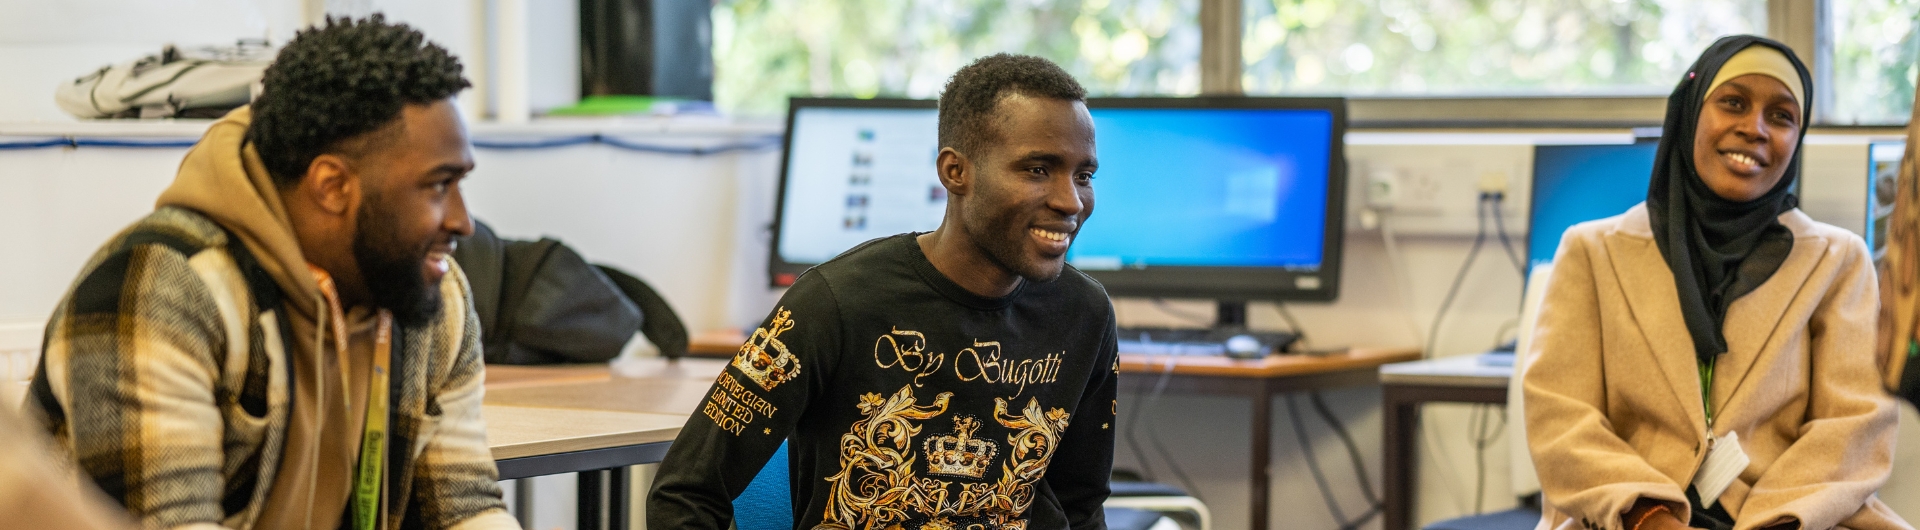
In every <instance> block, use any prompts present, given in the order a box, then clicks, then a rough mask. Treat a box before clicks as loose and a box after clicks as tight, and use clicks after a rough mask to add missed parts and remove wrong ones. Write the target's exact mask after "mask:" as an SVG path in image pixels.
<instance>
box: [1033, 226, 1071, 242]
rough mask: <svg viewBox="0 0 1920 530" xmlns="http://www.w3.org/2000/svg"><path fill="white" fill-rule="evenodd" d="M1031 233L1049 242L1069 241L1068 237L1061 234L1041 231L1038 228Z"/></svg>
mask: <svg viewBox="0 0 1920 530" xmlns="http://www.w3.org/2000/svg"><path fill="white" fill-rule="evenodd" d="M1031 231H1032V232H1033V234H1034V235H1037V236H1040V237H1044V238H1047V239H1048V240H1052V241H1066V240H1067V235H1066V234H1063V233H1060V232H1050V231H1046V230H1041V229H1038V228H1035V229H1032V230H1031Z"/></svg>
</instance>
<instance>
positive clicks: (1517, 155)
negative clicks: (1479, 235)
mask: <svg viewBox="0 0 1920 530" xmlns="http://www.w3.org/2000/svg"><path fill="white" fill-rule="evenodd" d="M1347 157H1348V159H1349V160H1352V161H1353V164H1354V166H1353V167H1354V169H1355V170H1356V172H1355V173H1353V174H1352V175H1351V177H1350V178H1351V179H1352V180H1353V181H1355V182H1353V183H1354V184H1355V186H1353V187H1354V188H1358V189H1361V190H1364V191H1363V192H1362V193H1358V194H1355V195H1358V197H1355V200H1354V201H1353V202H1350V203H1349V204H1352V205H1353V206H1356V207H1355V208H1349V211H1352V212H1353V214H1351V217H1349V218H1348V220H1347V222H1348V226H1351V227H1354V228H1356V229H1360V230H1371V229H1374V228H1377V227H1378V221H1379V219H1378V218H1377V217H1374V216H1381V217H1386V218H1387V220H1388V221H1389V222H1392V223H1393V226H1394V231H1395V232H1396V233H1399V234H1403V235H1414V236H1419V235H1434V236H1462V235H1465V236H1471V235H1473V234H1474V233H1475V232H1476V231H1477V230H1478V229H1479V220H1478V218H1477V215H1478V212H1479V206H1480V205H1479V200H1480V196H1481V194H1483V193H1500V194H1502V196H1503V201H1502V203H1501V208H1500V213H1501V214H1502V215H1504V216H1505V218H1504V222H1505V224H1506V227H1507V233H1508V235H1509V236H1514V235H1518V234H1521V233H1524V232H1525V230H1526V220H1527V204H1526V203H1527V198H1528V195H1527V194H1528V193H1529V191H1530V188H1529V186H1528V185H1527V184H1528V183H1529V181H1530V180H1531V177H1532V172H1531V168H1532V166H1533V146H1531V145H1349V146H1347ZM1489 230H1491V227H1490V228H1489Z"/></svg>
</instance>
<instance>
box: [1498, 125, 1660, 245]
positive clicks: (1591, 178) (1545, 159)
mask: <svg viewBox="0 0 1920 530" xmlns="http://www.w3.org/2000/svg"><path fill="white" fill-rule="evenodd" d="M1658 147H1659V144H1658V143H1655V142H1651V141H1644V142H1640V143H1633V144H1616V145H1543V146H1539V147H1535V148H1534V150H1533V204H1532V205H1531V207H1530V208H1528V209H1529V210H1530V211H1531V212H1532V219H1531V222H1530V223H1528V227H1527V261H1528V266H1529V267H1531V266H1532V265H1539V264H1542V263H1548V262H1551V261H1553V255H1554V253H1555V252H1557V251H1558V250H1559V248H1560V236H1561V234H1564V233H1565V232H1566V231H1567V229H1568V228H1571V227H1573V225H1576V224H1580V223H1583V222H1587V221H1592V220H1595V219H1604V218H1607V217H1612V216H1615V215H1620V214H1622V213H1626V211H1627V209H1628V208H1632V207H1633V205H1635V204H1640V203H1641V202H1642V201H1645V200H1647V182H1648V181H1650V180H1652V179H1653V155H1654V151H1655V150H1656V149H1657V148H1658Z"/></svg>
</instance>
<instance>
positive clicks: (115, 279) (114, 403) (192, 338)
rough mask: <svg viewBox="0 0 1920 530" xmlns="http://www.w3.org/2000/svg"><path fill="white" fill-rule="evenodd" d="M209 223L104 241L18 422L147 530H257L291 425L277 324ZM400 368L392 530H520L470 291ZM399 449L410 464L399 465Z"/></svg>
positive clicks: (181, 223) (190, 215)
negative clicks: (509, 508) (488, 422)
mask: <svg viewBox="0 0 1920 530" xmlns="http://www.w3.org/2000/svg"><path fill="white" fill-rule="evenodd" d="M228 245H229V239H228V235H227V233H226V232H225V231H224V230H222V229H221V228H220V226H219V225H217V224H215V223H214V222H213V221H211V220H209V219H208V218H206V217H204V216H201V215H199V214H197V213H195V212H192V211H189V210H185V209H180V208H161V209H159V210H157V211H155V212H154V213H153V214H151V215H149V216H147V217H146V218H144V219H142V220H140V221H138V222H136V223H135V224H134V225H133V226H132V227H130V228H129V229H127V230H126V231H124V232H122V233H121V234H120V235H118V236H116V237H115V238H114V239H113V240H112V241H109V242H108V243H107V244H106V245H105V246H103V247H102V248H101V250H100V251H99V252H98V253H96V254H95V255H94V257H93V258H92V259H90V260H89V262H88V264H87V265H86V267H85V268H83V269H82V270H83V271H85V272H84V273H83V274H82V276H81V278H80V279H79V280H78V281H77V282H76V283H75V284H74V287H73V290H72V291H71V292H70V293H69V294H68V296H67V297H66V299H65V300H63V301H62V302H61V304H60V306H59V308H58V309H57V310H56V311H55V313H54V315H53V317H52V318H51V319H50V320H49V321H48V323H47V331H48V333H47V338H46V342H45V344H44V345H43V347H42V348H43V349H42V355H41V359H40V364H39V366H38V367H37V370H36V372H35V377H34V382H33V385H32V389H31V390H30V392H29V395H28V397H27V399H26V403H25V408H26V409H28V410H30V411H33V412H36V413H38V414H40V415H41V416H43V418H44V419H45V420H46V422H47V425H48V428H49V430H50V431H51V433H52V434H53V436H54V438H55V439H56V441H57V442H58V443H59V445H60V447H61V448H62V449H63V450H64V451H66V452H67V453H68V455H69V456H71V457H72V458H73V460H74V462H75V463H77V464H78V468H79V470H80V471H81V472H82V473H84V474H85V475H87V476H89V477H91V478H92V480H93V482H94V483H95V484H97V485H98V486H99V487H100V489H101V490H102V491H104V492H106V493H107V495H108V496H109V497H110V498H112V499H114V500H116V501H119V502H120V503H121V504H122V505H123V506H125V507H126V508H127V509H128V511H130V512H132V513H133V514H134V516H135V517H137V518H138V519H140V520H141V522H142V523H143V524H144V525H145V526H147V527H149V528H181V527H189V528H194V527H200V528H208V527H224V528H233V529H248V528H252V527H253V524H254V522H255V521H256V520H258V518H259V515H260V513H259V510H260V507H261V506H262V505H263V504H264V503H265V499H266V494H267V487H266V486H267V485H271V484H272V483H273V481H274V476H275V473H276V472H277V471H278V470H279V469H280V466H281V463H282V462H281V459H280V457H281V454H282V453H283V452H284V451H283V449H284V447H285V446H286V440H285V435H286V432H287V422H288V418H289V417H290V412H291V410H292V403H291V395H292V392H291V391H292V389H291V388H290V385H291V383H290V377H291V374H290V370H289V368H288V367H289V366H290V365H289V360H288V359H287V352H286V351H285V342H283V341H282V340H281V337H282V335H284V333H285V331H284V330H285V329H286V328H285V327H283V324H284V322H282V320H283V318H284V317H283V316H282V315H280V314H278V312H279V311H280V309H278V308H274V307H257V306H256V304H255V301H254V299H253V297H254V293H252V292H250V290H249V288H248V283H247V281H246V277H245V275H244V274H243V273H242V272H241V268H240V266H239V265H237V264H236V260H235V257H234V254H233V252H231V251H229V250H228V248H229V247H228ZM446 278H447V279H446V280H444V281H443V282H442V283H441V286H440V288H441V294H442V295H443V299H444V300H446V303H447V307H446V310H445V311H444V312H443V315H442V318H441V319H440V320H438V321H436V322H435V323H434V324H433V325H429V326H417V327H415V328H411V329H407V330H404V333H405V336H404V337H403V340H402V341H401V347H402V349H401V350H400V351H396V352H395V358H394V371H395V374H394V377H395V382H396V392H395V397H394V419H393V422H394V425H393V435H394V439H393V445H392V447H394V448H396V450H395V451H393V452H392V453H391V455H390V460H389V462H388V465H389V475H388V476H389V483H388V492H389V493H388V495H389V497H388V498H389V499H390V500H391V501H390V502H392V503H393V505H392V506H391V507H390V508H389V509H388V510H387V519H388V520H387V521H386V522H387V526H388V527H389V528H401V527H403V525H402V523H403V522H404V523H405V524H404V527H405V528H472V527H483V528H517V527H518V525H517V524H515V523H514V522H513V520H512V518H511V517H509V516H507V514H506V506H505V504H504V503H503V502H502V501H501V499H500V489H499V486H498V483H497V481H496V477H497V473H496V471H495V468H494V464H493V458H492V454H491V452H490V451H489V450H488V448H487V445H486V436H485V425H484V422H483V421H482V418H481V415H480V411H481V408H480V402H481V392H482V387H481V385H482V382H483V379H484V377H483V375H484V374H483V367H482V360H481V357H480V348H479V330H478V329H477V321H478V319H477V317H476V316H475V314H474V312H473V309H472V308H471V306H470V305H469V303H468V300H469V295H468V292H469V290H468V288H467V285H466V279H465V276H464V275H462V274H459V273H458V270H457V268H456V270H455V273H454V274H449V275H447V277H446ZM400 448H405V449H406V450H399V449H400Z"/></svg>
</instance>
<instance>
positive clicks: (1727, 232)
mask: <svg viewBox="0 0 1920 530" xmlns="http://www.w3.org/2000/svg"><path fill="white" fill-rule="evenodd" d="M1749 46H1767V47H1770V48H1774V49H1776V50H1779V51H1780V53H1781V54H1783V55H1786V56H1787V60H1788V61H1790V62H1792V63H1793V67H1794V70H1795V71H1797V72H1798V73H1799V74H1800V84H1801V86H1802V87H1803V88H1804V89H1805V90H1802V91H1801V94H1803V97H1804V99H1805V100H1804V101H1801V102H1800V105H1801V111H1802V112H1801V114H1800V115H1801V116H1802V119H1801V120H1802V123H1801V127H1800V135H1799V137H1797V138H1795V139H1794V144H1795V148H1794V150H1793V158H1792V159H1791V160H1790V161H1788V162H1787V171H1786V175H1784V176H1782V177H1780V182H1779V183H1776V184H1774V186H1773V189H1771V190H1768V191H1767V193H1766V194H1765V195H1761V196H1760V198H1757V199H1754V200H1752V201H1748V202H1733V201H1730V200H1727V199H1725V198H1722V197H1720V195H1718V194H1715V193H1714V192H1713V190H1712V189H1711V188H1708V187H1707V185H1706V183H1705V182H1703V181H1701V180H1700V174H1699V173H1698V172H1697V171H1696V170H1695V169H1694V165H1693V162H1694V161H1693V142H1694V134H1696V131H1695V129H1696V128H1697V127H1698V126H1699V124H1700V112H1701V108H1702V107H1704V106H1705V105H1706V99H1707V90H1708V89H1709V88H1710V86H1709V85H1711V84H1712V83H1713V78H1714V76H1715V75H1716V74H1718V73H1719V72H1720V67H1721V65H1724V64H1726V62H1727V60H1728V59H1731V58H1733V56H1734V54H1736V53H1739V52H1740V50H1743V49H1746V48H1747V47H1749ZM1812 111H1813V82H1812V81H1810V77H1809V76H1808V75H1807V67H1806V65H1804V64H1801V63H1800V59H1799V58H1797V57H1795V56H1794V55H1793V50H1792V49H1790V48H1787V46H1786V45H1784V44H1781V43H1779V42H1775V41H1773V40H1769V39H1766V38H1762V37H1755V36H1751V35H1735V36H1730V37H1722V38H1721V39H1720V40H1719V41H1716V42H1714V43H1713V45H1712V46H1709V47H1707V50H1706V51H1705V52H1701V54H1700V59H1699V60H1697V61H1694V63H1693V66H1692V67H1691V68H1688V69H1687V76H1686V77H1685V78H1683V79H1681V80H1680V85H1679V86H1676V87H1674V88H1673V95H1671V96H1668V97H1667V119H1666V123H1665V126H1664V127H1663V129H1664V133H1663V134H1662V135H1661V137H1660V147H1659V150H1658V152H1657V153H1656V154H1655V155H1654V164H1653V180H1652V182H1651V184H1649V185H1648V186H1647V216H1648V217H1649V220H1650V221H1652V224H1653V241H1654V244H1655V245H1656V246H1658V247H1660V254H1661V255H1662V256H1664V257H1665V258H1666V260H1667V268H1669V269H1672V270H1673V283H1674V287H1675V288H1676V289H1677V290H1678V291H1679V293H1680V313H1681V315H1683V316H1684V317H1685V319H1686V323H1687V332H1688V333H1689V334H1691V335H1692V336H1693V350H1694V354H1695V355H1698V356H1699V360H1700V362H1701V363H1702V364H1705V363H1709V362H1712V361H1713V359H1714V357H1716V356H1718V355H1720V354H1721V353H1725V352H1726V351H1727V340H1726V337H1724V336H1723V335H1722V332H1721V327H1722V325H1723V324H1724V322H1725V320H1726V316H1727V306H1728V305H1729V304H1731V303H1732V302H1733V300H1735V299H1737V298H1739V297H1740V296H1741V295H1744V294H1747V293H1749V292H1752V291H1753V290H1754V289H1755V288H1757V287H1759V286H1760V284H1762V283H1765V282H1766V280H1767V278H1768V277H1771V276H1773V273H1774V272H1775V271H1777V270H1779V269H1780V264H1781V263H1782V262H1785V261H1786V259H1787V252H1788V251H1789V250H1791V249H1792V248H1793V235H1792V233H1791V232H1789V231H1788V230H1787V228H1786V227H1785V226H1781V225H1780V220H1779V217H1780V214H1782V213H1786V212H1787V211H1788V210H1792V209H1793V208H1794V207H1796V206H1798V205H1799V200H1798V199H1796V198H1794V196H1793V193H1791V192H1790V190H1791V189H1792V187H1793V181H1794V179H1795V178H1797V176H1798V175H1799V174H1800V148H1799V147H1800V144H1801V141H1802V140H1805V139H1806V135H1807V129H1806V125H1805V121H1806V119H1807V117H1810V116H1812V115H1813V112H1812Z"/></svg>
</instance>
